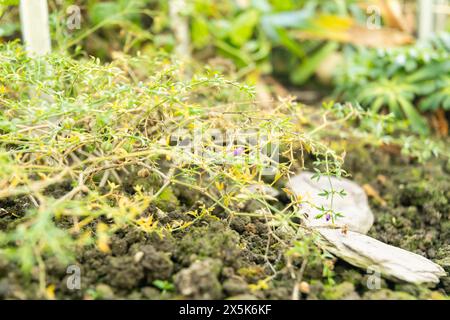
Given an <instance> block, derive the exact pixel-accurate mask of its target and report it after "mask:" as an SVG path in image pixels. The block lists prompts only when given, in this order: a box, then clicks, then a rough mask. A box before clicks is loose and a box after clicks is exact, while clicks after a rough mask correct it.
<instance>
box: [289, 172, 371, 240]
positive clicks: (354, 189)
mask: <svg viewBox="0 0 450 320" xmlns="http://www.w3.org/2000/svg"><path fill="white" fill-rule="evenodd" d="M312 176H313V173H311V172H302V173H300V174H299V175H297V176H295V177H293V178H291V179H290V181H289V183H288V188H290V189H291V190H292V191H293V192H294V193H295V194H296V195H298V196H301V197H302V200H305V201H307V202H309V203H310V204H308V203H304V204H303V208H304V210H305V212H306V213H308V218H307V219H306V221H305V223H306V224H307V225H308V226H310V227H319V226H329V225H331V221H326V217H325V216H323V217H322V218H320V219H316V216H317V215H318V214H320V213H321V211H320V210H319V209H317V207H321V206H323V207H324V208H325V209H330V199H326V197H324V196H319V194H320V193H322V192H323V191H324V190H328V191H330V184H329V181H328V178H327V177H325V176H322V177H321V178H320V180H319V181H317V180H312V179H311V178H312ZM330 179H331V185H332V187H333V189H334V190H335V191H340V190H342V189H343V190H345V192H346V193H347V195H346V196H343V197H342V196H340V195H338V194H335V195H334V199H333V208H332V209H333V211H334V212H339V213H341V214H342V215H343V217H337V219H336V221H335V225H336V226H341V227H342V226H344V225H346V226H347V227H348V229H349V230H352V231H356V232H359V233H363V234H366V233H367V232H368V231H369V229H370V227H371V226H372V224H373V221H374V217H373V213H372V211H371V210H370V207H369V202H368V200H367V195H366V193H365V192H364V190H363V189H362V188H361V187H360V186H359V185H358V184H356V183H354V182H352V181H350V180H348V179H344V178H341V179H338V178H335V177H330Z"/></svg>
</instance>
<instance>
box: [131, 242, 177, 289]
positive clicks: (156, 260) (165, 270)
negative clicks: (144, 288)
mask: <svg viewBox="0 0 450 320" xmlns="http://www.w3.org/2000/svg"><path fill="white" fill-rule="evenodd" d="M139 252H142V253H143V256H142V257H141V259H140V264H141V265H142V266H143V267H144V273H145V277H146V279H147V283H152V282H153V281H155V280H166V279H169V277H170V276H171V275H172V271H173V262H172V261H171V260H170V258H169V257H168V256H167V255H166V254H165V253H164V252H160V251H157V250H156V249H155V248H154V247H153V246H152V245H145V246H143V247H141V250H140V251H138V252H137V253H136V255H137V254H139ZM136 255H135V256H134V257H133V259H134V261H136Z"/></svg>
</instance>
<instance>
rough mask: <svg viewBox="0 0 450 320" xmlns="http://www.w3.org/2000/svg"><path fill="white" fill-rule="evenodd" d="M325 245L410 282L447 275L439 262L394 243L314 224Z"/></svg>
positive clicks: (355, 261)
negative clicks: (393, 244) (395, 245)
mask: <svg viewBox="0 0 450 320" xmlns="http://www.w3.org/2000/svg"><path fill="white" fill-rule="evenodd" d="M314 230H316V231H317V232H319V233H320V235H321V236H322V239H321V241H322V245H323V246H324V247H325V249H327V250H328V251H330V252H331V253H332V254H334V255H335V256H337V257H339V258H341V259H343V260H345V261H347V262H348V263H350V264H352V265H354V266H356V267H359V268H362V269H364V270H369V269H370V270H372V271H378V272H380V274H381V275H382V276H384V277H385V278H388V279H391V280H396V281H406V282H410V283H415V284H420V283H438V282H439V277H443V276H445V275H446V273H445V271H444V269H443V268H442V267H441V266H439V265H437V264H436V263H434V262H432V261H430V260H428V259H426V258H424V257H422V256H420V255H418V254H415V253H412V252H409V251H406V250H403V249H400V248H397V247H394V246H390V245H388V244H385V243H383V242H381V241H378V240H375V239H373V238H371V237H369V236H366V235H364V234H361V233H358V232H353V231H347V232H346V233H345V232H343V231H342V230H341V229H336V228H324V227H318V228H314Z"/></svg>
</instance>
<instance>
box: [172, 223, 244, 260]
mask: <svg viewBox="0 0 450 320" xmlns="http://www.w3.org/2000/svg"><path fill="white" fill-rule="evenodd" d="M240 252H241V248H240V247H239V235H238V234H237V233H236V232H235V231H232V230H230V229H229V228H227V227H226V225H225V224H224V223H222V222H218V221H211V222H210V224H209V226H202V227H193V228H189V229H188V230H187V231H186V233H185V235H184V236H183V238H182V239H181V240H180V242H179V246H178V248H177V253H176V257H177V258H178V259H179V260H181V262H182V264H185V265H186V264H188V263H189V262H191V261H193V260H196V259H198V258H216V259H220V260H221V261H223V262H224V264H225V265H230V266H231V265H234V266H236V267H238V266H237V265H236V264H237V263H238V261H239V259H238V257H239V255H240Z"/></svg>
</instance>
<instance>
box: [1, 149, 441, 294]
mask: <svg viewBox="0 0 450 320" xmlns="http://www.w3.org/2000/svg"><path fill="white" fill-rule="evenodd" d="M346 163H347V167H348V169H349V172H351V173H352V174H353V179H355V180H356V181H357V182H358V183H360V184H362V185H363V184H369V185H370V186H371V187H372V188H373V189H374V190H375V191H376V192H377V193H378V195H379V197H377V196H376V197H371V198H370V203H371V207H372V209H373V212H374V214H375V217H376V220H375V225H374V227H373V228H372V230H371V231H370V235H371V236H373V237H375V238H377V239H379V240H382V241H384V242H386V243H389V244H392V245H395V246H399V247H401V248H404V249H407V250H410V251H413V252H415V253H418V254H421V255H423V256H425V257H427V258H429V259H431V260H433V261H435V262H437V263H439V264H441V265H442V266H443V267H444V268H445V269H446V271H447V272H448V271H450V270H449V268H450V244H449V241H448V240H449V238H450V237H449V235H450V221H449V213H450V166H449V165H448V163H447V162H444V163H443V162H441V161H437V160H436V161H433V162H430V163H427V164H425V165H421V164H418V163H416V162H414V161H413V160H410V159H406V158H404V157H400V156H399V155H392V154H389V153H385V152H381V151H377V152H366V151H354V152H349V153H348V155H347V162H346ZM174 194H176V195H177V197H178V199H179V200H180V199H183V198H184V197H183V195H182V194H183V190H176V192H174ZM24 205H25V204H24V203H23V202H20V200H17V201H13V200H11V201H4V202H0V208H3V211H0V230H5V228H7V227H8V226H10V224H11V223H13V222H14V220H15V219H19V218H18V217H20V215H22V214H23V211H24V208H23V206H24ZM178 210H179V209H178ZM2 212H3V213H2ZM6 212H8V213H14V214H15V215H17V217H12V216H11V215H10V214H6ZM161 219H166V220H170V219H175V220H180V219H189V218H186V217H185V216H184V215H183V214H182V212H180V211H177V210H176V209H175V210H174V211H173V212H172V213H171V214H169V216H166V217H163V218H161ZM276 236H278V237H279V238H280V239H287V241H288V238H289V234H285V233H284V234H283V233H280V234H277V235H276ZM286 250H287V248H286V247H284V246H283V245H282V244H281V243H280V241H278V240H277V239H275V238H274V237H273V236H270V235H269V232H268V227H267V224H266V221H265V220H263V219H260V218H250V217H235V218H233V219H232V220H231V221H230V220H226V219H220V218H216V217H208V218H205V219H203V220H200V221H197V222H196V223H195V224H194V225H192V226H191V227H189V228H188V229H186V230H184V231H180V232H174V233H173V234H166V235H164V236H163V237H160V236H159V235H156V234H143V233H139V232H137V231H135V230H131V229H130V230H122V231H120V232H118V233H117V234H116V235H115V236H114V238H113V239H112V243H111V253H109V254H105V253H101V252H99V251H98V250H97V249H96V248H84V249H82V250H80V251H79V252H78V253H77V255H76V257H77V261H76V262H75V263H74V264H75V265H78V266H79V267H80V268H81V289H80V290H69V289H68V288H67V279H68V277H69V276H70V275H68V274H67V273H66V269H67V266H65V265H61V264H59V263H58V262H57V259H56V258H55V257H51V258H48V259H47V260H46V261H45V263H46V270H47V284H48V285H50V284H51V285H54V286H55V295H56V298H61V299H73V298H76V299H111V298H127V299H180V298H181V299H183V298H194V299H224V298H231V299H290V298H291V297H292V293H293V289H294V286H295V283H296V282H295V281H294V280H293V279H292V276H291V273H292V270H294V271H295V272H297V271H298V270H299V269H300V268H301V262H302V260H301V259H299V261H296V260H295V259H294V260H293V261H290V264H288V262H287V258H286ZM274 270H276V274H274ZM334 273H335V275H334V277H333V279H334V281H335V284H331V283H329V282H328V280H327V279H325V278H323V277H322V266H321V265H320V264H319V263H315V262H314V261H312V262H311V263H308V264H307V265H306V269H305V272H304V274H303V276H302V281H303V282H304V283H303V284H302V287H301V290H300V291H301V294H300V298H302V299H415V298H419V299H429V298H432V299H439V298H445V297H446V295H447V294H449V292H450V277H446V278H443V279H441V283H440V284H438V285H437V286H435V287H426V286H416V285H410V284H398V283H394V282H390V281H387V280H382V288H381V289H380V290H369V289H368V288H367V285H366V281H367V277H368V275H366V273H365V271H364V270H359V269H357V268H355V267H352V266H350V265H348V264H346V263H345V262H343V261H339V260H337V261H336V263H335V264H334ZM271 276H273V278H269V277H271ZM38 286H39V284H38V281H37V274H33V275H32V276H31V277H28V278H27V277H24V276H23V275H22V274H21V273H20V272H19V271H18V268H17V266H15V265H13V264H12V263H9V262H7V261H6V260H5V259H2V258H0V298H3V299H5V298H7V299H9V298H12V299H24V298H39V296H38V292H39V290H38Z"/></svg>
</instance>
